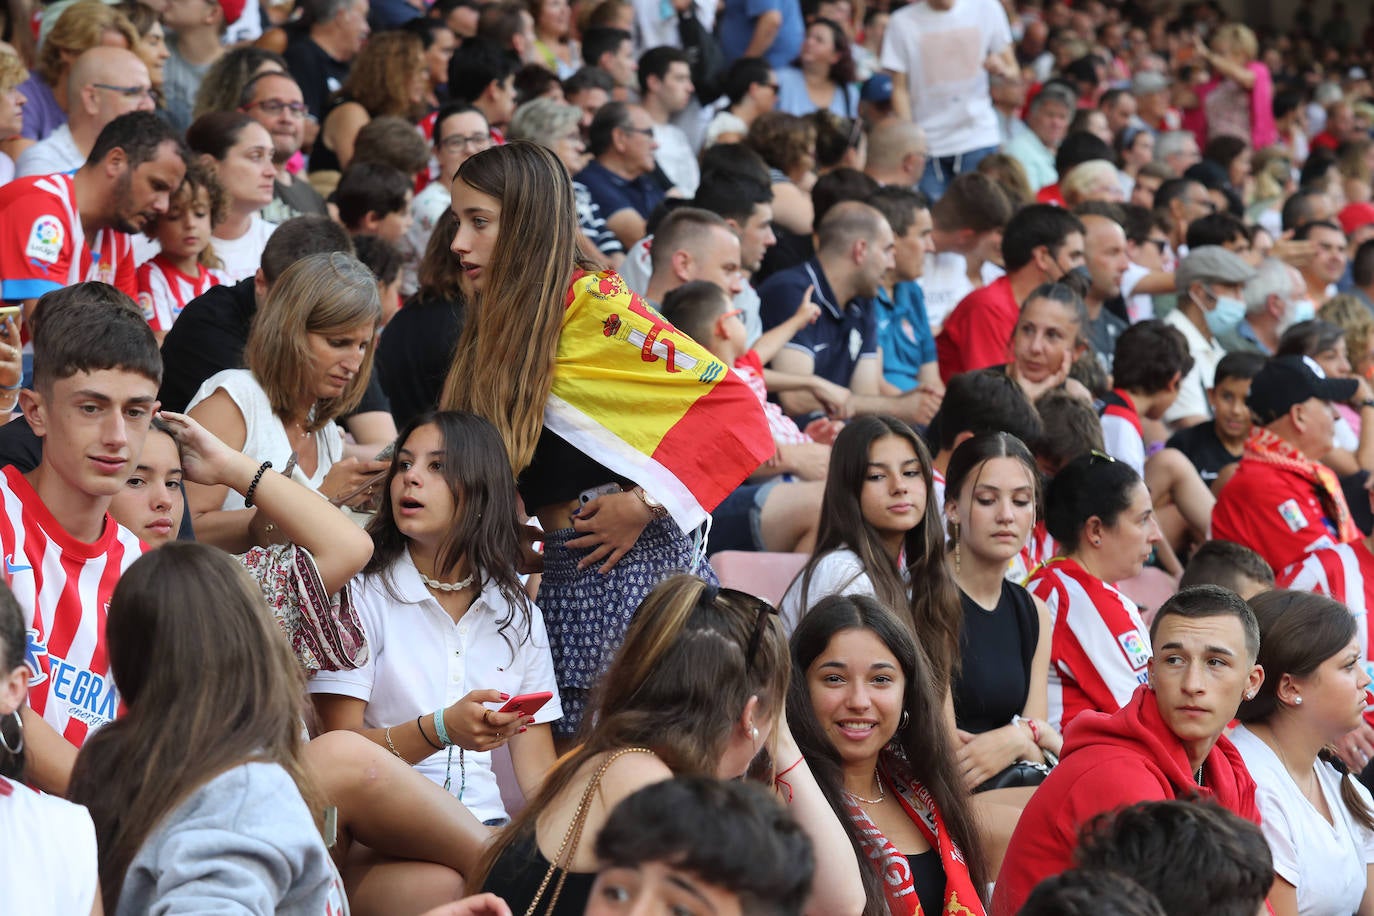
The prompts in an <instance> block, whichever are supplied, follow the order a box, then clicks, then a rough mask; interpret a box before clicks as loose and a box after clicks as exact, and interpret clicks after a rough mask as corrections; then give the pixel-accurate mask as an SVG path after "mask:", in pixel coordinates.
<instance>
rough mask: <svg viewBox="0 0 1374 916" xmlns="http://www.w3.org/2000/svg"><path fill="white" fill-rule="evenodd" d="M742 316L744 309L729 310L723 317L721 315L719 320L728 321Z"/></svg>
mask: <svg viewBox="0 0 1374 916" xmlns="http://www.w3.org/2000/svg"><path fill="white" fill-rule="evenodd" d="M743 314H744V309H730V311H728V312H726V313H725V314H724V315H721V316H720V320H721V321H729V320H730V319H731V318H738V317H739V316H740V315H743Z"/></svg>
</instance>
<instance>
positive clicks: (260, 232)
mask: <svg viewBox="0 0 1374 916" xmlns="http://www.w3.org/2000/svg"><path fill="white" fill-rule="evenodd" d="M276 231H277V224H276V223H269V222H268V221H267V220H265V219H263V218H262V217H261V216H258V215H257V214H256V213H254V214H253V220H252V222H251V223H249V224H248V231H247V232H245V233H244V234H243V235H241V236H239V237H238V238H236V239H232V240H231V239H222V238H220V237H219V236H217V235H212V236H210V245H211V247H213V248H214V249H215V254H217V255H219V259H220V261H222V262H223V263H224V270H223V271H222V272H223V274H224V275H225V276H226V277H228V278H229V283H230V285H232V284H234V283H237V282H239V281H240V280H247V279H248V278H249V277H251V276H253V275H254V274H255V273H257V272H258V268H259V267H261V266H262V250H263V249H264V248H266V247H267V240H268V239H270V238H271V237H272V233H273V232H276Z"/></svg>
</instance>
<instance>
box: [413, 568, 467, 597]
mask: <svg viewBox="0 0 1374 916" xmlns="http://www.w3.org/2000/svg"><path fill="white" fill-rule="evenodd" d="M415 571H416V572H420V571H419V570H418V569H417V570H415ZM475 578H477V574H476V573H475V572H474V573H470V574H469V575H468V577H467V578H466V579H459V580H458V581H457V582H440V581H439V580H438V579H431V578H430V577H429V576H427V575H425V574H424V573H420V581H421V582H423V583H425V585H428V586H429V587H430V588H433V589H437V590H438V591H441V592H461V591H462V590H463V589H465V588H467V587H468V586H469V585H471V584H472V580H473V579H475Z"/></svg>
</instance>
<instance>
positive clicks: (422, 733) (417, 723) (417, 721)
mask: <svg viewBox="0 0 1374 916" xmlns="http://www.w3.org/2000/svg"><path fill="white" fill-rule="evenodd" d="M423 718H424V716H422V715H421V716H416V717H415V727H416V728H418V729H419V730H420V737H421V738H424V739H425V743H426V744H428V745H429V746H430V747H432V748H434V749H435V750H436V751H442V750H443V749H444V746H443V745H442V744H435V743H434V742H433V741H430V740H429V735H428V734H426V733H425V727H424V726H423V725H421V724H420V720H421V719H423Z"/></svg>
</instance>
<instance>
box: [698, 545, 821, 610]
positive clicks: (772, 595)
mask: <svg viewBox="0 0 1374 916" xmlns="http://www.w3.org/2000/svg"><path fill="white" fill-rule="evenodd" d="M806 558H807V555H806V554H804V553H768V552H765V551H749V550H722V551H721V552H720V553H718V554H715V555H714V556H712V557H711V568H712V569H714V570H715V571H716V575H717V576H718V577H719V578H720V584H721V585H723V586H724V587H726V588H733V589H737V590H739V591H742V592H748V593H749V594H751V595H754V596H755V597H757V598H762V599H763V600H765V601H767V602H769V603H770V604H772V605H774V606H776V605H777V604H778V602H779V601H781V600H782V596H783V593H784V592H786V591H787V586H789V585H791V584H792V580H793V579H795V578H796V576H797V573H799V572H801V568H802V567H803V566H805V565H806Z"/></svg>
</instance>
